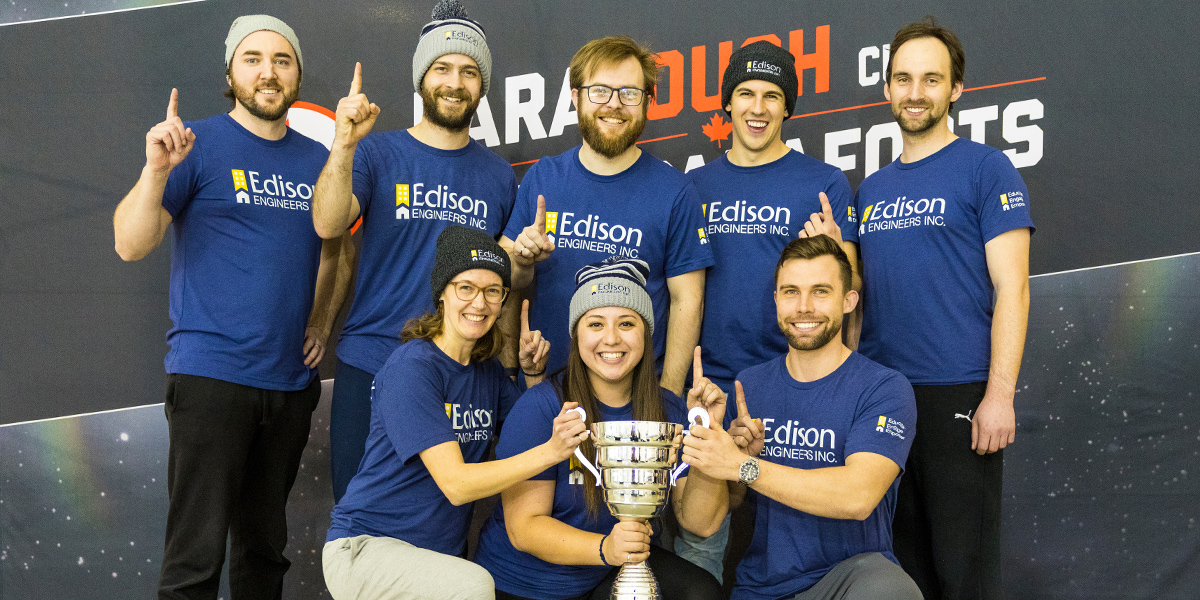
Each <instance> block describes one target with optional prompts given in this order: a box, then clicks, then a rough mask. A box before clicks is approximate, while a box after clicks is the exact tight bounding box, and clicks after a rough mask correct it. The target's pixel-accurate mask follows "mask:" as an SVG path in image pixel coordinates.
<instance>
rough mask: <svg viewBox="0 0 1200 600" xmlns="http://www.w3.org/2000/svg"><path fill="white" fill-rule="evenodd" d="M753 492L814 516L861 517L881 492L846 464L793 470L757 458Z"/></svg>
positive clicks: (880, 495) (874, 504) (868, 513)
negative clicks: (757, 469) (756, 478)
mask: <svg viewBox="0 0 1200 600" xmlns="http://www.w3.org/2000/svg"><path fill="white" fill-rule="evenodd" d="M758 468H759V476H758V480H757V481H755V482H754V483H753V484H751V485H750V487H751V488H753V489H754V491H756V492H758V493H760V494H762V495H764V496H766V497H768V498H771V499H772V500H775V501H777V502H780V503H782V504H785V505H787V506H789V507H791V508H794V509H796V510H799V511H801V512H806V513H808V514H811V515H815V516H818V517H826V518H830V519H857V520H862V519H865V518H867V517H868V516H870V514H871V511H873V510H874V509H875V506H876V505H878V504H879V501H880V499H881V498H882V494H877V493H876V491H875V489H874V488H873V486H871V485H869V483H868V482H866V481H864V480H863V478H862V477H861V476H860V474H858V473H855V472H854V470H853V469H851V468H850V467H847V466H840V467H826V468H822V469H796V468H792V467H785V466H783V465H778V464H775V463H769V462H766V461H759V464H758Z"/></svg>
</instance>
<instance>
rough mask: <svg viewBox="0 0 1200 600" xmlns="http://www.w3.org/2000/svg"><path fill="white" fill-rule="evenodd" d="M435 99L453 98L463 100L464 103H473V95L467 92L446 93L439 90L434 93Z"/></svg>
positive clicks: (450, 91)
mask: <svg viewBox="0 0 1200 600" xmlns="http://www.w3.org/2000/svg"><path fill="white" fill-rule="evenodd" d="M433 97H434V98H452V99H454V100H462V101H464V102H470V101H471V94H470V93H468V92H467V91H466V90H446V91H441V90H438V91H435V92H434V93H433Z"/></svg>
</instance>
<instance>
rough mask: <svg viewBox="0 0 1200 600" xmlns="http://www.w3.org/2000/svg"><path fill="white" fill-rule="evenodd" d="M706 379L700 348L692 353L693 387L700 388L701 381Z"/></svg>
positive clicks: (697, 347)
mask: <svg viewBox="0 0 1200 600" xmlns="http://www.w3.org/2000/svg"><path fill="white" fill-rule="evenodd" d="M703 377H704V365H702V364H701V363H700V346H696V350H695V352H693V353H692V387H693V388H697V387H700V379H701V378H703Z"/></svg>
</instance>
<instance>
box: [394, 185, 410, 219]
mask: <svg viewBox="0 0 1200 600" xmlns="http://www.w3.org/2000/svg"><path fill="white" fill-rule="evenodd" d="M408 207H409V203H408V184H407V183H397V184H396V218H397V219H407V218H408V216H409V209H408Z"/></svg>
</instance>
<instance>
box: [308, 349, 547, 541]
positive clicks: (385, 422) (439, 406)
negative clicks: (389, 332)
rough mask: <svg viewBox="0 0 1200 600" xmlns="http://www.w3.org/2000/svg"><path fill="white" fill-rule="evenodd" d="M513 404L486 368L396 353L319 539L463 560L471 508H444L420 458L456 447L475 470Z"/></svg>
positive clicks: (491, 363)
mask: <svg viewBox="0 0 1200 600" xmlns="http://www.w3.org/2000/svg"><path fill="white" fill-rule="evenodd" d="M518 395H519V391H518V390H517V386H516V384H514V383H513V382H512V380H511V379H509V378H508V377H507V376H506V375H505V374H504V367H503V366H501V365H500V363H499V361H497V360H495V359H492V360H487V361H484V362H481V363H471V364H468V365H463V364H460V363H458V362H457V361H455V360H454V359H452V358H450V357H449V356H447V355H446V354H445V353H444V352H442V351H441V349H440V348H438V347H437V346H436V345H434V344H433V343H432V342H429V341H425V340H413V341H410V342H408V343H407V344H403V345H401V346H400V347H399V348H397V349H396V350H395V351H394V352H393V353H392V355H391V357H389V358H388V360H387V362H386V363H385V364H384V365H383V368H381V369H380V370H379V373H378V374H377V375H376V376H375V383H374V384H373V386H372V391H371V431H370V433H369V434H368V435H367V446H366V453H365V454H364V455H363V459H362V462H361V463H359V466H358V473H357V474H355V475H354V478H353V479H351V480H350V485H349V487H347V488H346V495H345V496H342V500H341V502H339V503H338V505H337V506H335V507H334V508H333V523H332V524H331V525H330V527H329V533H328V534H327V535H326V538H325V540H326V541H332V540H336V539H339V538H344V537H354V536H359V535H372V536H377V537H390V538H395V539H398V540H403V541H405V542H408V543H410V544H412V545H414V546H417V547H418V548H425V549H427V550H433V551H435V552H441V553H443V554H450V555H455V556H457V555H458V554H460V553H462V551H463V549H464V548H466V543H467V528H468V527H469V526H470V524H471V507H472V505H473V504H472V503H467V504H464V505H462V506H454V505H453V504H451V503H450V501H449V500H448V499H446V495H445V494H443V493H442V490H441V488H439V487H438V485H437V482H435V481H434V480H433V476H432V475H430V474H429V470H428V469H426V468H425V463H424V462H423V461H422V460H421V457H420V453H421V452H422V451H423V450H426V449H428V448H432V447H434V446H436V445H438V444H442V443H445V442H452V441H457V442H458V446H459V449H461V450H462V455H463V462H466V463H478V462H482V461H483V460H484V458H485V457H486V455H487V449H488V445H489V444H490V443H491V441H492V438H493V437H494V436H495V434H496V431H497V430H498V428H499V422H501V421H503V420H504V418H505V416H506V415H507V414H508V412H509V410H510V409H511V408H512V406H513V404H514V403H515V402H516V399H517V397H518ZM549 438H550V436H549V434H547V435H546V436H545V437H544V438H543V439H541V440H538V441H537V442H535V443H534V444H533V445H537V444H539V443H541V442H544V441H545V440H547V439H549ZM531 447H532V446H531Z"/></svg>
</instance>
